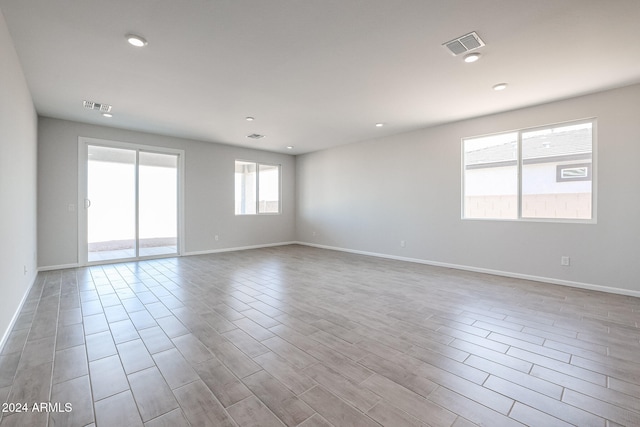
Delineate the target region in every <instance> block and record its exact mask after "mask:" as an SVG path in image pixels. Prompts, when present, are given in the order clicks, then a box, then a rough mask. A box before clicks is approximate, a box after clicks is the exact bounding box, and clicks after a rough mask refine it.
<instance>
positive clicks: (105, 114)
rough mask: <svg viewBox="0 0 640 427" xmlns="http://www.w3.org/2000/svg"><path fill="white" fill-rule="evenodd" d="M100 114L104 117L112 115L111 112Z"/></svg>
mask: <svg viewBox="0 0 640 427" xmlns="http://www.w3.org/2000/svg"><path fill="white" fill-rule="evenodd" d="M102 115H103V116H104V117H108V118H111V117H113V114H111V113H102Z"/></svg>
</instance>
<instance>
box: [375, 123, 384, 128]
mask: <svg viewBox="0 0 640 427" xmlns="http://www.w3.org/2000/svg"><path fill="white" fill-rule="evenodd" d="M382 126H384V123H376V127H377V128H381V127H382Z"/></svg>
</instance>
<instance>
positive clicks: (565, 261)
mask: <svg viewBox="0 0 640 427" xmlns="http://www.w3.org/2000/svg"><path fill="white" fill-rule="evenodd" d="M560 265H562V266H564V267H568V266H569V265H571V258H569V257H568V256H563V257H560Z"/></svg>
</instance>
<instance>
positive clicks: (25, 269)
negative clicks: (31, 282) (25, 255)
mask: <svg viewBox="0 0 640 427" xmlns="http://www.w3.org/2000/svg"><path fill="white" fill-rule="evenodd" d="M23 267H24V275H25V276H26V275H27V266H26V265H24V266H23Z"/></svg>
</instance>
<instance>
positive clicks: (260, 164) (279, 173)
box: [233, 159, 282, 216]
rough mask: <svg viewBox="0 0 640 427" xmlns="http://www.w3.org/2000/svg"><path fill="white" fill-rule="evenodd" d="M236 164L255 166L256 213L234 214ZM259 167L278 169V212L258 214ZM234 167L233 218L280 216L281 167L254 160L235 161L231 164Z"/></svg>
mask: <svg viewBox="0 0 640 427" xmlns="http://www.w3.org/2000/svg"><path fill="white" fill-rule="evenodd" d="M237 162H244V163H253V164H255V165H256V212H255V213H236V212H235V203H236V198H235V196H236V195H235V166H236V163H237ZM260 166H271V167H276V168H278V212H260ZM233 167H234V177H233V185H234V195H233V202H234V208H233V210H234V215H235V216H255V215H281V214H282V165H281V164H276V163H266V162H256V161H254V160H244V159H235V160H234V162H233Z"/></svg>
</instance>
